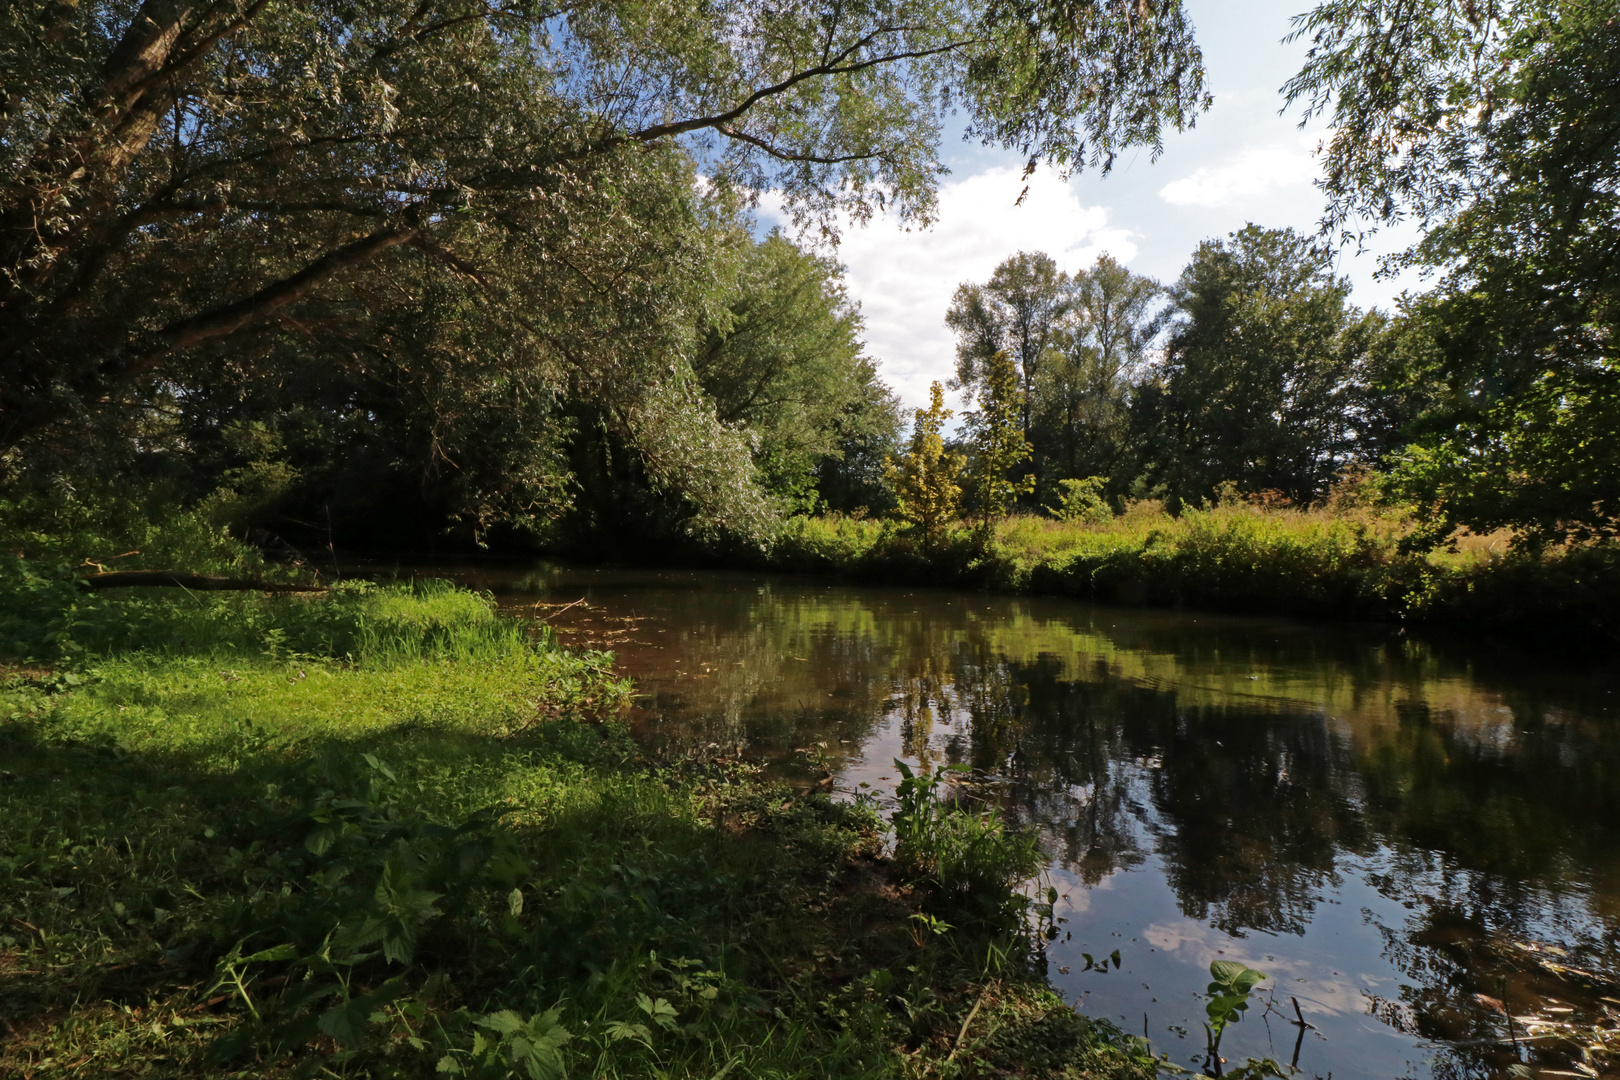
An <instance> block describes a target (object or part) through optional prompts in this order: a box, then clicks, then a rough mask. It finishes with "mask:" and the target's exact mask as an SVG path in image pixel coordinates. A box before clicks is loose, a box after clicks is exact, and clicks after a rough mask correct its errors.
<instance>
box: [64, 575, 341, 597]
mask: <svg viewBox="0 0 1620 1080" xmlns="http://www.w3.org/2000/svg"><path fill="white" fill-rule="evenodd" d="M79 580H81V581H83V582H84V584H85V586H86V587H87V588H91V589H124V588H129V587H130V586H136V585H167V586H170V587H172V588H178V589H195V590H198V591H201V592H223V591H237V592H273V593H306V592H325V591H326V586H325V585H283V584H281V583H280V582H275V581H255V580H254V579H252V578H227V577H210V576H208V575H207V574H183V573H180V572H179V571H177V570H108V571H105V572H103V573H100V574H86V575H85V576H84V577H82V578H80V579H79Z"/></svg>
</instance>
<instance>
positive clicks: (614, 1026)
mask: <svg viewBox="0 0 1620 1080" xmlns="http://www.w3.org/2000/svg"><path fill="white" fill-rule="evenodd" d="M607 1037H608V1042H622V1041H624V1040H625V1039H634V1040H635V1041H637V1042H640V1043H645V1044H646V1045H647V1046H649V1047H650V1046H652V1032H650V1031H648V1030H647V1027H646V1025H645V1024H630V1023H626V1022H625V1021H623V1020H615V1021H613V1022H612V1023H610V1024H608V1026H607Z"/></svg>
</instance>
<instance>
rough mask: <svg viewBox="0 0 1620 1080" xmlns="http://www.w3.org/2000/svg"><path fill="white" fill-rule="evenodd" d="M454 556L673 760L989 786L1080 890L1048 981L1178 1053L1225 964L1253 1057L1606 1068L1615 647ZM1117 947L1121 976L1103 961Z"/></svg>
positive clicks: (857, 782) (1617, 760) (855, 788)
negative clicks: (930, 774) (594, 654)
mask: <svg viewBox="0 0 1620 1080" xmlns="http://www.w3.org/2000/svg"><path fill="white" fill-rule="evenodd" d="M458 576H460V577H461V578H462V579H463V580H467V581H469V583H471V584H476V585H479V586H481V587H484V588H490V589H494V590H495V591H496V593H497V595H498V596H499V597H500V598H501V600H502V602H503V603H504V604H506V605H508V606H509V607H510V608H511V609H513V610H526V611H528V612H529V613H531V614H534V615H536V616H539V617H542V618H547V619H548V620H549V621H552V622H553V624H554V625H555V626H556V627H557V628H558V631H559V635H560V636H561V638H562V640H563V641H565V642H567V643H569V644H576V645H593V646H596V647H600V648H609V649H612V650H613V651H614V653H615V655H616V657H617V662H618V665H619V667H620V669H621V670H622V671H624V672H625V673H626V674H629V675H632V676H634V678H635V680H636V684H637V688H638V690H639V691H640V692H641V694H643V695H644V696H643V697H642V698H640V700H639V703H638V706H637V708H636V710H635V712H634V716H633V721H634V723H635V725H636V728H637V731H638V733H639V734H640V735H641V737H643V738H644V739H645V740H647V741H648V742H649V743H652V744H654V745H655V746H658V747H660V748H662V749H665V750H670V751H674V752H704V753H715V752H724V753H727V754H730V753H734V752H736V751H737V749H738V748H741V752H742V753H743V754H745V755H747V756H749V757H752V758H761V759H765V760H768V761H769V762H771V763H772V766H773V768H775V769H777V770H779V771H781V772H782V773H784V774H786V775H787V776H789V777H790V778H796V779H801V780H805V781H809V780H813V779H814V778H815V777H816V776H818V775H821V774H819V773H817V772H816V763H815V761H814V760H813V759H812V756H811V754H807V753H806V751H810V752H811V753H814V754H820V755H822V756H823V757H824V759H825V763H826V766H827V767H828V768H830V769H831V771H832V773H833V776H834V782H835V786H836V789H837V790H838V791H840V792H843V793H845V795H846V797H847V796H848V795H850V794H853V793H856V792H861V791H866V792H870V793H875V794H887V793H890V792H892V790H893V787H894V784H895V782H896V781H897V780H898V777H897V776H896V775H895V770H894V767H893V764H892V763H893V760H894V759H895V758H897V757H898V758H901V759H904V760H906V761H908V762H911V763H924V764H928V765H938V764H940V763H954V762H960V763H964V764H967V765H970V766H972V767H973V769H974V770H975V771H976V772H977V773H979V774H981V775H983V776H986V777H990V778H993V780H994V781H995V783H994V784H993V788H994V789H995V790H997V791H999V792H1000V798H1001V801H1002V804H1003V806H1004V807H1005V808H1006V810H1007V812H1008V813H1009V814H1010V815H1011V816H1012V817H1013V818H1015V819H1016V820H1017V821H1019V822H1020V823H1023V824H1027V825H1030V826H1033V827H1035V828H1037V829H1039V830H1040V832H1041V835H1042V836H1043V838H1044V840H1045V844H1046V848H1047V850H1048V852H1049V853H1050V856H1051V866H1050V870H1049V875H1050V880H1051V882H1052V883H1053V884H1055V885H1056V886H1057V887H1058V889H1059V891H1060V892H1061V893H1062V894H1063V899H1062V900H1060V901H1059V903H1058V906H1057V910H1058V914H1059V915H1061V916H1063V917H1064V918H1066V919H1067V922H1066V923H1065V924H1064V926H1063V931H1064V933H1063V934H1062V936H1061V937H1060V938H1059V940H1058V941H1056V942H1054V943H1053V945H1052V947H1051V949H1050V953H1049V961H1050V977H1051V980H1052V983H1053V985H1054V986H1056V987H1057V988H1058V989H1059V990H1060V991H1061V992H1062V993H1063V994H1064V995H1065V996H1066V997H1067V998H1068V999H1069V1000H1070V1001H1071V1002H1073V1003H1074V1004H1075V1005H1076V1007H1077V1008H1079V1009H1081V1010H1082V1011H1083V1012H1086V1013H1088V1014H1092V1015H1097V1016H1105V1017H1108V1018H1110V1019H1112V1020H1114V1021H1115V1022H1116V1023H1118V1024H1120V1026H1122V1027H1124V1028H1126V1029H1127V1030H1130V1031H1134V1032H1138V1033H1141V1032H1143V1031H1144V1030H1145V1031H1146V1033H1147V1035H1148V1036H1149V1038H1150V1039H1151V1041H1152V1044H1153V1047H1154V1048H1155V1050H1157V1051H1165V1052H1168V1053H1169V1054H1170V1055H1171V1059H1172V1060H1173V1061H1177V1062H1180V1063H1182V1064H1184V1065H1189V1066H1191V1065H1193V1064H1194V1063H1195V1062H1197V1061H1200V1060H1201V1059H1202V1056H1203V1055H1202V1051H1203V1045H1204V1037H1203V1030H1202V1028H1201V1026H1200V1021H1201V1019H1202V1015H1203V1012H1202V1000H1201V999H1200V998H1199V996H1198V993H1199V992H1200V991H1201V990H1202V989H1203V986H1204V983H1206V982H1207V981H1208V966H1209V963H1210V961H1211V960H1215V959H1223V958H1224V959H1233V960H1241V961H1244V962H1245V963H1247V964H1249V965H1251V966H1253V967H1257V968H1259V969H1261V970H1263V971H1265V972H1267V973H1269V974H1270V975H1271V976H1272V978H1271V979H1270V980H1268V982H1267V983H1266V984H1264V985H1265V987H1267V988H1268V989H1267V991H1266V992H1265V993H1263V994H1262V995H1261V997H1262V1001H1261V1002H1260V1003H1259V1005H1258V1006H1257V1007H1256V1009H1255V1010H1254V1011H1253V1012H1251V1014H1250V1017H1249V1018H1248V1019H1246V1020H1245V1021H1244V1022H1243V1023H1242V1024H1241V1025H1239V1026H1237V1027H1234V1028H1232V1029H1230V1030H1229V1032H1228V1034H1227V1038H1226V1042H1225V1044H1224V1045H1223V1050H1224V1051H1225V1052H1226V1054H1227V1056H1228V1057H1229V1058H1230V1059H1233V1060H1240V1059H1241V1058H1242V1057H1243V1056H1246V1055H1254V1056H1262V1055H1264V1056H1271V1057H1275V1058H1278V1059H1280V1060H1281V1061H1283V1062H1288V1061H1289V1060H1290V1059H1294V1060H1297V1063H1298V1066H1299V1068H1300V1069H1301V1070H1302V1074H1303V1075H1304V1076H1313V1075H1314V1076H1320V1077H1324V1078H1325V1077H1328V1076H1329V1075H1330V1074H1331V1076H1332V1077H1334V1078H1337V1080H1357V1078H1379V1080H1387V1078H1393V1077H1445V1078H1451V1077H1497V1076H1508V1075H1514V1074H1515V1073H1513V1072H1510V1070H1511V1069H1512V1068H1513V1066H1514V1065H1515V1064H1516V1063H1526V1064H1530V1065H1533V1066H1535V1067H1536V1068H1537V1069H1538V1070H1556V1071H1543V1072H1542V1075H1548V1076H1557V1075H1560V1072H1561V1073H1562V1075H1565V1076H1572V1075H1596V1073H1595V1072H1588V1071H1585V1069H1589V1068H1591V1066H1584V1067H1583V1066H1582V1065H1581V1064H1580V1056H1579V1054H1578V1053H1575V1052H1574V1051H1573V1050H1572V1049H1571V1045H1570V1043H1569V1042H1568V1041H1567V1040H1566V1039H1564V1038H1562V1037H1561V1036H1560V1035H1559V1030H1560V1029H1558V1028H1557V1027H1553V1026H1548V1025H1552V1024H1567V1023H1571V1022H1578V1023H1582V1024H1592V1023H1599V1024H1607V1023H1611V1022H1612V1021H1609V1020H1608V1019H1606V1017H1607V1015H1608V1010H1609V1009H1611V1008H1614V1009H1616V1010H1617V1011H1620V985H1616V982H1617V979H1620V814H1617V811H1620V679H1617V678H1616V672H1615V668H1614V667H1613V666H1612V665H1607V666H1592V665H1590V664H1587V665H1577V664H1575V663H1573V662H1569V663H1560V662H1559V661H1558V660H1557V659H1556V658H1553V659H1549V658H1548V657H1546V656H1545V655H1542V656H1538V657H1535V658H1530V657H1527V656H1520V655H1516V654H1515V652H1514V651H1513V650H1510V649H1507V648H1505V647H1502V646H1489V645H1484V644H1481V643H1477V642H1476V643H1472V644H1461V645H1458V644H1453V645H1443V644H1437V643H1433V642H1422V641H1416V640H1410V639H1408V638H1406V637H1403V636H1402V635H1400V634H1399V633H1397V632H1394V631H1391V630H1387V629H1381V628H1344V627H1325V626H1315V625H1306V624H1299V623H1292V622H1286V621H1280V620H1261V619H1237V618H1226V617H1214V616H1208V615H1203V614H1196V613H1180V612H1157V611H1144V610H1136V609H1127V608H1111V607H1101V606H1093V605H1088V604H1083V603H1078V602H1073V601H1064V600H1056V599H1031V598H1012V597H1001V596H989V595H984V594H977V593H963V592H953V591H943V590H940V591H930V590H912V591H907V590H901V589H878V588H851V587H843V586H830V585H827V584H824V583H820V582H817V581H814V580H806V579H792V578H764V577H756V576H747V575H740V574H723V573H693V572H680V571H668V572H664V571H625V570H578V569H569V568H563V567H556V566H547V567H542V568H540V569H538V570H527V571H522V572H515V571H514V572H485V571H478V572H465V573H462V574H459V575H458ZM575 601H579V603H574V602H575ZM569 604H572V605H573V606H569V607H563V605H569ZM1116 949H1117V950H1119V956H1120V961H1121V963H1120V966H1119V967H1118V968H1117V969H1112V966H1111V965H1110V970H1108V971H1107V972H1106V973H1100V972H1098V971H1095V970H1093V971H1086V970H1085V968H1086V962H1085V960H1084V958H1083V954H1085V953H1089V954H1091V955H1092V956H1094V957H1098V958H1101V957H1103V956H1106V955H1107V954H1110V953H1112V952H1113V951H1114V950H1116ZM1295 1001H1297V1003H1298V1007H1299V1009H1300V1012H1301V1013H1302V1014H1303V1016H1304V1018H1305V1020H1307V1021H1308V1022H1309V1023H1310V1024H1311V1025H1313V1027H1312V1029H1310V1030H1306V1031H1304V1032H1303V1036H1301V1034H1300V1032H1301V1029H1300V1028H1298V1027H1297V1026H1295V1025H1294V1024H1292V1023H1290V1021H1292V1020H1293V1019H1294V1016H1295V1013H1294V1002H1295ZM1510 1017H1511V1018H1516V1019H1510ZM1296 1044H1297V1045H1296ZM1296 1054H1297V1057H1296ZM1590 1060H1591V1061H1592V1062H1593V1064H1595V1065H1597V1066H1598V1069H1599V1070H1601V1069H1602V1067H1603V1066H1602V1061H1603V1059H1602V1058H1600V1057H1598V1058H1592V1059H1590ZM1517 1074H1518V1075H1524V1073H1523V1072H1522V1071H1521V1072H1519V1073H1517Z"/></svg>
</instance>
